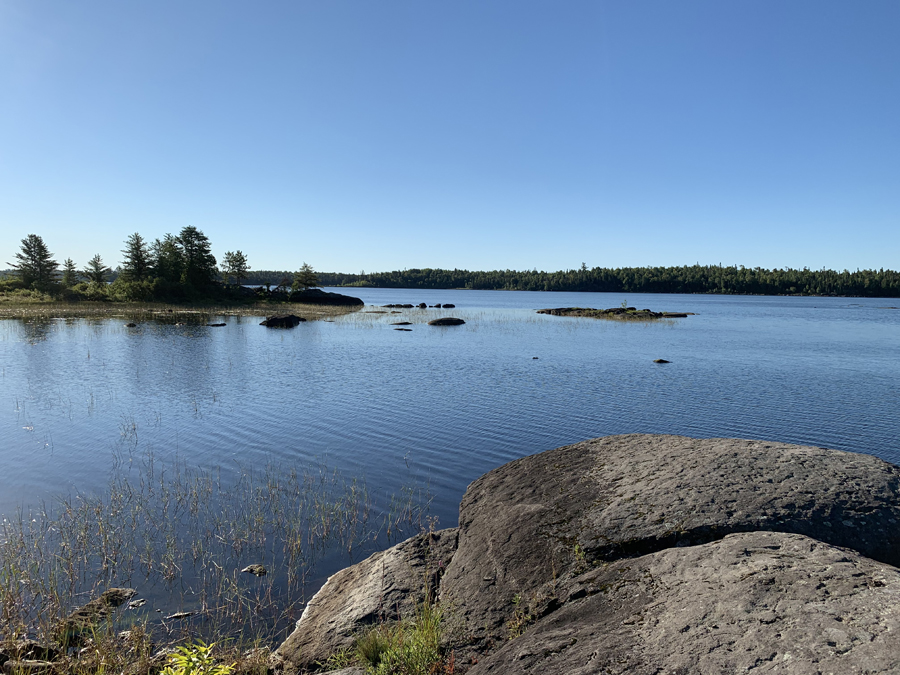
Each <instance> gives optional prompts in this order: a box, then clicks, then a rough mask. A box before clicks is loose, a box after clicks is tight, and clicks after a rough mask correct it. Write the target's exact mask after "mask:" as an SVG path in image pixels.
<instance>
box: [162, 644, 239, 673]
mask: <svg viewBox="0 0 900 675" xmlns="http://www.w3.org/2000/svg"><path fill="white" fill-rule="evenodd" d="M214 646H215V643H213V644H209V645H207V644H205V643H204V642H197V643H196V644H193V645H185V646H181V647H178V648H177V651H176V653H174V654H172V655H171V656H170V657H169V665H167V666H166V667H165V668H163V670H162V672H161V675H230V673H232V672H233V671H234V664H231V665H230V666H226V665H225V664H221V663H220V664H217V663H216V661H215V659H214V658H213V655H212V649H213V647H214Z"/></svg>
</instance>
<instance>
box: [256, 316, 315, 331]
mask: <svg viewBox="0 0 900 675" xmlns="http://www.w3.org/2000/svg"><path fill="white" fill-rule="evenodd" d="M301 321H306V319H304V318H303V317H300V316H296V315H294V314H279V315H278V316H270V317H267V318H266V320H265V321H261V322H260V324H259V325H260V326H266V327H268V328H293V327H294V326H296V325H297V324H298V323H300V322H301Z"/></svg>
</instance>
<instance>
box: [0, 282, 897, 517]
mask: <svg viewBox="0 0 900 675" xmlns="http://www.w3.org/2000/svg"><path fill="white" fill-rule="evenodd" d="M352 293H353V294H355V295H358V296H359V297H362V298H363V300H364V301H366V302H367V303H369V304H373V305H382V304H387V303H391V302H394V303H398V302H409V303H419V302H427V303H428V304H434V303H436V302H441V303H454V304H456V306H457V307H456V308H455V309H452V310H449V309H448V310H436V309H427V310H418V309H415V310H403V311H402V313H400V314H390V313H386V314H376V313H365V312H366V311H373V310H374V311H379V309H380V308H377V307H366V308H365V310H364V311H363V312H357V313H353V314H350V315H347V316H344V317H341V318H339V319H337V320H335V321H334V322H325V321H315V322H307V323H304V324H301V325H300V326H298V327H296V328H294V329H291V330H272V329H266V328H263V327H261V326H259V325H258V323H259V321H260V318H256V317H244V318H240V317H223V318H222V319H220V320H221V321H225V322H226V323H227V326H225V327H222V328H211V327H206V326H190V325H188V326H175V325H171V324H161V323H160V324H157V323H152V322H148V323H143V324H141V325H140V326H138V327H137V328H131V329H130V328H126V327H125V326H124V325H123V324H124V321H123V320H118V319H103V320H89V319H83V320H72V319H70V320H53V321H46V322H38V321H30V322H25V321H15V320H3V321H0V383H2V397H0V471H2V472H3V476H4V490H3V491H2V494H0V512H2V513H10V512H12V511H13V510H15V509H16V507H17V506H21V505H23V504H24V505H26V506H29V505H35V504H37V503H38V502H40V501H41V500H45V499H49V498H51V497H52V495H54V494H59V493H73V492H79V491H80V492H88V493H89V492H91V491H93V490H99V489H102V488H103V486H104V485H105V483H106V481H107V479H108V476H109V473H110V469H111V466H112V465H113V462H114V461H119V462H121V461H123V458H125V460H126V461H127V458H128V457H133V456H134V455H135V453H137V454H140V453H146V452H152V453H153V454H154V455H155V456H156V457H157V458H159V459H166V458H167V457H172V456H176V455H177V456H179V457H180V458H182V459H184V460H186V461H187V462H188V463H189V464H192V465H196V466H200V467H223V468H224V469H225V470H226V471H227V470H230V469H231V468H234V467H236V466H245V467H246V466H251V467H252V466H259V465H261V464H265V463H274V464H276V465H284V466H304V465H306V464H308V463H310V462H314V461H323V460H324V461H325V462H326V463H328V464H329V466H333V467H335V468H337V469H340V470H341V471H342V472H344V473H345V474H347V475H352V476H362V477H364V478H365V480H366V482H367V484H368V486H369V489H370V490H371V491H372V492H373V493H375V494H376V495H378V494H388V493H390V492H392V491H395V490H398V489H400V488H401V487H403V486H406V485H410V484H426V485H428V486H429V488H430V490H431V492H432V493H433V495H434V502H433V504H432V514H434V515H436V516H437V517H438V518H439V521H440V526H450V525H453V524H455V521H456V514H457V508H458V503H459V499H460V497H461V496H462V493H463V491H464V490H465V488H466V485H467V484H468V483H469V482H470V481H472V480H474V479H475V478H477V477H478V476H479V475H481V474H482V473H484V472H485V471H488V470H490V469H491V468H493V467H496V466H498V465H500V464H502V463H504V462H506V461H509V460H511V459H514V458H516V457H521V456H523V455H527V454H531V453H534V452H539V451H541V450H546V449H549V448H553V447H557V446H559V445H563V444H566V443H572V442H576V441H580V440H583V439H586V438H591V437H595V436H602V435H607V434H618V433H631V432H653V433H673V434H686V435H691V436H699V437H714V436H733V437H745V438H759V439H767V440H776V441H787V442H793V443H803V444H810V445H819V446H827V447H832V448H838V449H843V450H852V451H858V452H867V453H872V454H875V455H877V456H879V457H882V458H884V459H887V460H889V461H893V462H900V442H898V441H900V431H898V425H897V411H898V409H900V405H898V403H900V384H898V383H900V358H898V356H900V310H896V309H888V308H887V307H889V306H890V305H896V304H900V302H897V301H896V300H888V301H885V300H883V299H879V300H868V299H847V298H773V297H729V296H697V295H643V296H640V295H630V296H623V295H617V294H592V293H591V294H589V293H528V292H502V291H419V290H396V289H354V291H352ZM624 300H627V302H628V304H629V305H634V306H637V307H639V308H643V307H648V308H650V309H653V310H667V311H684V312H696V316H690V317H688V318H685V319H674V320H667V321H662V322H653V323H639V324H635V323H622V322H616V321H604V320H591V319H583V318H564V317H553V316H545V315H537V314H535V313H534V310H535V309H539V308H542V307H563V306H590V307H611V306H612V307H614V306H618V305H620V304H621V303H622V302H623V301H624ZM439 315H443V316H448V315H452V316H458V317H461V318H463V319H465V320H466V324H465V325H464V326H459V327H431V326H427V325H424V324H425V322H426V321H427V320H428V319H431V318H434V317H435V316H439ZM216 320H218V319H216ZM400 320H408V321H412V322H413V323H414V325H413V326H409V328H412V329H413V330H412V331H411V332H400V331H395V330H393V326H391V325H389V324H390V323H391V322H393V321H400ZM534 357H537V358H534ZM656 358H665V359H667V360H669V361H671V363H669V364H665V365H660V364H655V363H653V360H654V359H656Z"/></svg>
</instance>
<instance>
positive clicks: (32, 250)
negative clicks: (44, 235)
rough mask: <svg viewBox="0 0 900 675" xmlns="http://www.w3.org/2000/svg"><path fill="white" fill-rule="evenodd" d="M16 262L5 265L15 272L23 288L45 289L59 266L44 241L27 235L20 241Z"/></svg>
mask: <svg viewBox="0 0 900 675" xmlns="http://www.w3.org/2000/svg"><path fill="white" fill-rule="evenodd" d="M16 261H17V262H14V263H6V264H7V265H9V266H10V267H12V268H13V269H14V270H16V274H17V275H18V276H19V279H20V280H21V282H22V284H23V285H25V286H29V287H34V288H38V289H46V288H47V287H48V286H50V284H51V283H52V282H53V281H54V280H55V278H56V270H57V268H58V267H59V264H58V263H57V262H56V261H55V260H54V259H53V254H52V253H50V250H49V249H48V248H47V245H46V244H45V243H44V240H43V239H41V238H40V237H39V236H38V235H36V234H29V235H28V236H27V237H25V238H24V239H23V240H22V246H21V249H20V252H19V253H16Z"/></svg>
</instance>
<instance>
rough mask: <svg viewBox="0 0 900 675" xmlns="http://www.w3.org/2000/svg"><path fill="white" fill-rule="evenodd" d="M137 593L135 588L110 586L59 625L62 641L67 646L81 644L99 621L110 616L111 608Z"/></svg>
mask: <svg viewBox="0 0 900 675" xmlns="http://www.w3.org/2000/svg"><path fill="white" fill-rule="evenodd" d="M136 594H137V591H136V590H134V589H133V588H109V589H107V590H105V591H104V592H103V593H102V594H101V595H100V597H99V598H94V599H93V600H91V601H90V602H89V603H87V604H86V605H82V606H81V607H79V608H78V609H76V610H75V611H74V612H72V613H71V614H69V616H67V617H66V618H65V619H64V620H63V621H62V623H61V624H60V627H59V633H60V642H61V643H62V644H64V645H66V646H72V645H76V644H79V643H80V641H81V640H82V638H83V637H84V636H85V635H89V634H90V633H91V632H92V631H93V630H94V629H95V626H96V624H97V622H98V621H100V620H102V619H105V618H106V617H107V616H109V613H110V611H111V610H113V609H115V608H116V607H119V606H120V605H122V604H123V603H125V602H127V601H128V600H130V599H131V598H133V597H134V596H135V595H136Z"/></svg>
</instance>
